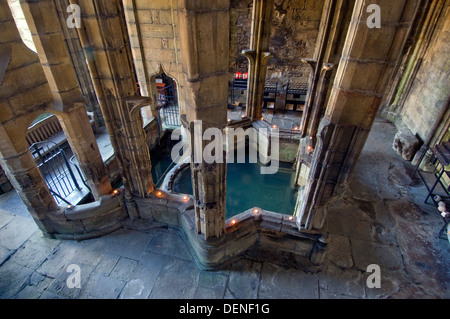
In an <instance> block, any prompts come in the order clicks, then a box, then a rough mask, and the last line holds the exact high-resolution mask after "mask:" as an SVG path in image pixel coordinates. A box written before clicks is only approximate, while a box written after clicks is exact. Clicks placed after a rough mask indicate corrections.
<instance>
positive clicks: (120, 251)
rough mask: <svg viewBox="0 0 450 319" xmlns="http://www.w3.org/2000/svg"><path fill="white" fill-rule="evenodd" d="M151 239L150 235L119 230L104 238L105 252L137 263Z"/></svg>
mask: <svg viewBox="0 0 450 319" xmlns="http://www.w3.org/2000/svg"><path fill="white" fill-rule="evenodd" d="M152 238H153V235H151V234H147V233H143V232H139V231H135V230H125V229H119V230H117V231H115V232H113V233H111V234H109V235H107V236H105V241H106V242H107V243H108V244H107V245H106V249H105V252H107V253H109V254H114V255H118V256H122V257H128V258H130V259H134V260H138V261H139V260H140V259H141V257H142V256H143V254H144V253H145V250H146V248H147V246H148V244H149V243H150V240H151V239H152Z"/></svg>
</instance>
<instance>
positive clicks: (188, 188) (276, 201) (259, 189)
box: [173, 163, 297, 219]
mask: <svg viewBox="0 0 450 319" xmlns="http://www.w3.org/2000/svg"><path fill="white" fill-rule="evenodd" d="M294 176H295V171H294V170H293V169H292V164H288V163H280V168H279V170H278V172H277V173H276V174H274V175H261V172H260V165H259V164H250V163H245V164H236V163H234V164H228V166H227V199H226V205H227V206H226V211H227V212H226V218H227V219H228V218H230V217H233V216H235V215H237V214H240V213H242V212H244V211H246V210H247V209H250V208H253V207H259V208H262V209H264V210H268V211H273V212H276V213H280V214H285V215H292V214H293V213H294V208H295V203H296V199H297V191H296V190H294V188H293V185H294ZM173 191H174V192H177V193H183V194H190V195H192V193H193V191H192V181H191V170H190V167H187V168H186V169H184V170H183V171H182V172H181V173H180V176H179V177H178V178H176V183H174V186H173Z"/></svg>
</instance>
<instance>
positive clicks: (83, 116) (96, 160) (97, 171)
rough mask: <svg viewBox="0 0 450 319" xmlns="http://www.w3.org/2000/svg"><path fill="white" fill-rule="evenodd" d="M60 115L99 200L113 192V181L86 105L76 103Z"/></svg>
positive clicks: (62, 124) (72, 145)
mask: <svg viewBox="0 0 450 319" xmlns="http://www.w3.org/2000/svg"><path fill="white" fill-rule="evenodd" d="M58 117H59V118H60V119H61V120H60V122H61V126H62V128H63V130H64V133H65V134H66V137H67V140H68V141H69V144H70V146H71V148H72V150H73V152H74V153H75V155H76V157H77V159H78V163H79V166H80V169H81V171H82V172H83V174H84V176H85V178H86V181H87V184H88V186H89V188H90V189H91V191H92V195H93V196H94V198H95V199H96V200H98V199H99V198H100V197H101V196H102V195H106V194H111V193H112V191H113V190H112V187H111V183H110V181H109V178H108V174H107V172H106V168H105V164H104V163H103V160H102V157H101V155H100V151H99V149H98V145H97V141H96V140H95V135H94V133H93V131H92V127H91V124H90V122H89V118H88V115H87V113H86V108H85V105H84V104H75V105H74V107H72V109H71V110H70V111H66V112H62V113H59V114H58Z"/></svg>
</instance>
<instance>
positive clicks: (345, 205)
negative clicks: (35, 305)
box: [0, 121, 450, 299]
mask: <svg viewBox="0 0 450 319" xmlns="http://www.w3.org/2000/svg"><path fill="white" fill-rule="evenodd" d="M394 133H395V129H394V128H393V126H392V125H390V124H388V123H384V122H382V121H377V122H376V124H375V126H374V130H373V132H372V134H371V136H370V138H369V141H368V143H367V146H366V149H365V151H364V153H363V155H362V156H361V160H360V163H359V164H358V166H357V167H356V170H355V172H354V177H352V179H351V181H350V183H349V186H348V187H347V189H346V191H345V193H344V195H343V199H342V201H340V202H338V203H336V204H335V205H334V206H333V207H332V209H330V211H329V216H328V219H327V223H326V228H325V231H326V232H327V234H328V238H329V241H330V244H329V250H328V254H327V257H326V260H325V263H324V265H323V266H320V267H317V268H311V269H294V268H290V269H289V268H283V267H280V266H277V265H275V264H273V263H270V262H254V261H251V260H248V259H242V260H240V261H238V262H235V263H233V264H232V265H231V266H229V267H228V268H226V269H223V270H220V271H201V270H199V269H198V268H197V267H196V265H195V261H194V259H193V257H192V255H191V252H190V248H189V247H188V246H187V245H186V244H185V242H184V241H183V239H182V236H181V234H180V233H179V231H178V230H176V229H172V228H168V227H167V226H165V225H161V224H150V223H147V222H144V221H142V220H141V221H137V222H135V223H133V224H131V223H130V222H129V221H128V222H125V223H124V224H123V226H124V227H123V228H122V229H120V230H118V231H116V232H114V233H112V234H110V235H108V236H105V237H103V238H98V239H93V240H88V241H83V242H74V241H63V240H56V239H49V238H46V237H44V236H43V235H42V233H41V232H40V231H39V230H38V228H37V226H36V225H35V223H34V221H33V220H32V219H31V217H29V215H27V214H26V211H24V209H25V208H24V206H23V204H22V205H21V203H20V200H19V199H18V197H17V195H16V194H15V192H12V193H8V194H5V195H3V196H1V197H0V298H2V299H12V298H19V299H38V298H41V299H54V298H68V299H81V298H83V299H84V298H108V299H115V298H125V299H130V298H160V299H174V298H182V299H203V298H207V299H215V298H217V299H222V298H225V299H228V298H239V299H257V298H259V299H291V298H293V299H304V298H307V299H318V298H322V299H328V298H351V299H353V298H354V299H359V298H449V297H450V294H449V279H450V276H449V271H448V269H449V265H450V254H449V250H450V244H449V242H448V241H446V240H442V239H438V237H437V233H438V231H439V230H440V228H441V227H442V219H441V217H440V216H439V214H438V213H437V210H436V209H435V208H433V207H431V206H430V205H427V204H423V199H424V198H425V195H426V190H425V188H424V186H423V185H422V184H421V183H419V182H417V181H412V180H411V179H410V178H409V177H408V173H410V171H411V170H412V167H411V165H410V164H409V163H406V162H404V161H402V160H401V159H400V158H399V157H398V156H397V155H396V154H395V153H394V152H393V151H392V147H391V145H390V144H391V141H392V140H393V135H394ZM371 264H377V265H379V266H380V269H381V288H380V289H377V288H373V289H371V288H369V287H368V286H367V284H366V282H367V279H368V277H369V275H370V273H368V272H367V267H368V266H369V265H371ZM70 265H77V266H78V267H79V272H77V271H75V273H72V272H70V267H69V266H70ZM68 270H69V272H68ZM74 274H79V275H80V277H79V278H80V280H81V284H80V287H81V288H69V287H68V280H69V282H71V281H70V280H71V278H73V277H72V276H73V275H74Z"/></svg>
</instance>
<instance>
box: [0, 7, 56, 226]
mask: <svg viewBox="0 0 450 319" xmlns="http://www.w3.org/2000/svg"><path fill="white" fill-rule="evenodd" d="M0 29H1V30H2V36H1V37H0V110H1V111H0V164H1V166H2V167H3V169H4V171H5V173H6V175H7V176H8V179H9V180H10V182H11V184H12V185H13V186H14V188H15V190H16V191H17V193H18V194H19V196H20V197H21V199H22V200H23V202H24V204H25V205H26V207H27V208H28V211H29V212H30V214H31V216H32V217H33V218H34V220H35V221H36V223H37V225H38V226H39V227H40V229H41V230H43V231H45V232H47V233H54V228H53V226H52V224H51V222H50V221H49V219H48V213H50V212H60V211H61V208H60V207H58V205H57V204H56V202H55V200H54V199H53V196H52V194H51V193H50V190H49V189H48V187H47V185H46V183H45V180H44V178H43V176H42V174H41V172H40V171H39V169H38V167H37V166H36V163H35V162H34V160H33V158H32V155H31V153H30V152H29V151H28V144H27V142H26V133H27V128H28V126H29V125H30V124H31V122H32V120H33V119H35V118H36V117H37V116H38V115H39V114H41V113H43V112H45V111H46V110H47V109H48V107H49V106H50V105H51V103H52V100H53V96H52V94H51V92H50V89H49V87H48V84H47V82H46V78H45V76H44V74H43V72H42V67H41V65H40V63H39V59H38V57H37V56H36V55H35V53H34V52H32V51H30V50H29V49H28V48H27V47H26V46H25V45H24V43H23V42H22V40H21V38H20V35H19V32H18V30H17V28H16V25H15V22H14V19H13V17H12V14H11V11H10V9H9V7H8V3H7V2H6V1H0ZM18 83H20V85H18Z"/></svg>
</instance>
